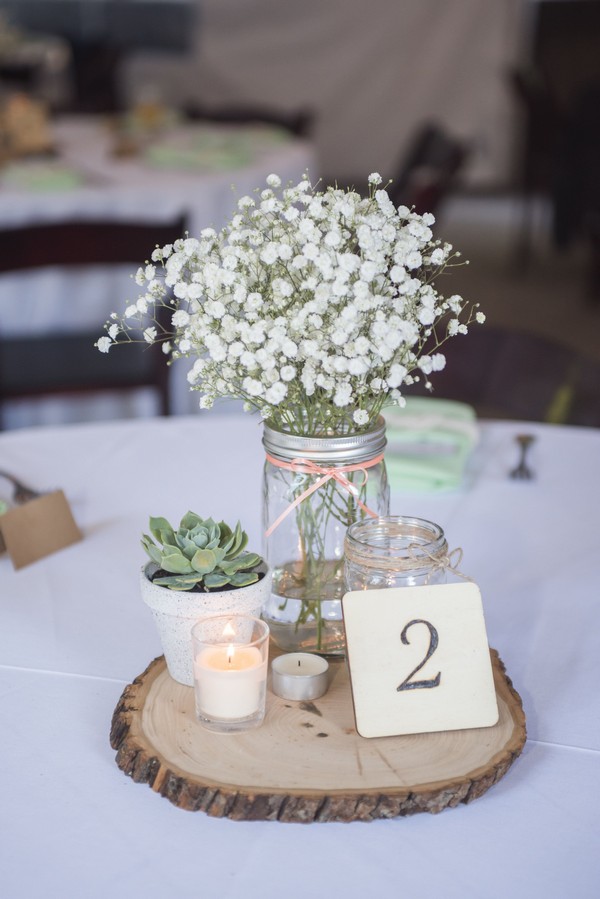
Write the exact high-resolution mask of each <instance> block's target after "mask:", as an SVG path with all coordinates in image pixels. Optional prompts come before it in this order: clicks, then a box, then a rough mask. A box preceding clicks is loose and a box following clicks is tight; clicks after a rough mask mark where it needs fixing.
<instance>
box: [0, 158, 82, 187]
mask: <svg viewBox="0 0 600 899" xmlns="http://www.w3.org/2000/svg"><path fill="white" fill-rule="evenodd" d="M2 183H3V184H4V185H5V186H6V187H13V188H18V189H20V190H35V191H63V190H73V189H74V188H76V187H79V186H80V185H81V184H82V183H83V176H82V175H80V174H79V173H78V172H75V171H73V170H72V169H69V168H67V167H66V166H64V165H61V164H59V163H53V162H48V163H44V162H15V163H12V164H11V165H9V166H8V167H7V168H6V170H5V171H4V172H3V174H2Z"/></svg>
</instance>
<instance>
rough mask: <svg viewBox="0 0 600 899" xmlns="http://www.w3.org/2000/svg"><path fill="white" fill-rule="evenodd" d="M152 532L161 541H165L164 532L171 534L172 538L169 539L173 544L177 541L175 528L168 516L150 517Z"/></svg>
mask: <svg viewBox="0 0 600 899" xmlns="http://www.w3.org/2000/svg"><path fill="white" fill-rule="evenodd" d="M150 532H151V533H152V536H153V537H154V538H155V539H156V540H158V541H159V542H160V543H164V542H165V541H164V540H163V537H162V535H163V534H171V538H172V539H171V540H169V541H168V542H169V543H170V544H171V545H172V544H173V543H174V542H175V534H174V533H173V528H172V527H171V525H170V524H169V522H168V521H167V519H166V518H150Z"/></svg>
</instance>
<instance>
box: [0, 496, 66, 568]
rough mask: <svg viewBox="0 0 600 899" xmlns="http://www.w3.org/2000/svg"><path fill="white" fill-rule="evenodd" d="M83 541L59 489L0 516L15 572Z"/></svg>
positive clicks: (0, 530) (2, 538) (0, 538)
mask: <svg viewBox="0 0 600 899" xmlns="http://www.w3.org/2000/svg"><path fill="white" fill-rule="evenodd" d="M81 539H82V533H81V531H80V530H79V528H78V527H77V524H76V523H75V519H74V518H73V513H72V512H71V508H70V506H69V503H68V501H67V498H66V497H65V495H64V493H63V491H62V490H55V491H54V492H53V493H46V494H44V496H40V497H39V498H38V499H33V500H31V501H30V502H28V503H24V504H23V505H22V506H17V507H16V508H14V509H9V511H8V512H5V513H4V515H1V516H0V544H1V542H2V541H3V542H4V545H5V547H6V550H7V551H8V554H9V556H10V558H11V560H12V563H13V565H14V567H15V568H16V569H19V568H25V566H26V565H31V564H32V562H37V560H38V559H43V558H44V557H45V556H49V555H51V553H55V552H58V550H59V549H64V548H65V547H66V546H70V545H71V544H72V543H76V542H77V541H78V540H81Z"/></svg>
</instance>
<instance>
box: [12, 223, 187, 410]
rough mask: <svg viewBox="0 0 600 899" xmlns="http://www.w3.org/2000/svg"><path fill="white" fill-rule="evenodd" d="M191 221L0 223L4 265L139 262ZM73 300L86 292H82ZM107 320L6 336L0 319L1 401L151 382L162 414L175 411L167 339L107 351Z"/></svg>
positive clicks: (21, 268)
mask: <svg viewBox="0 0 600 899" xmlns="http://www.w3.org/2000/svg"><path fill="white" fill-rule="evenodd" d="M185 227H186V224H185V219H184V218H183V217H181V218H178V219H177V220H176V221H174V222H169V223H165V222H155V223H151V222H144V223H139V222H107V221H102V222H97V221H69V222H61V223H58V224H47V225H31V226H25V227H21V228H11V229H5V230H0V245H1V246H2V253H1V254H0V273H7V272H16V271H29V270H32V269H39V268H43V267H45V266H65V267H67V268H68V267H76V266H77V267H80V266H98V265H109V266H116V265H123V264H131V265H132V270H133V267H134V266H136V265H140V264H141V263H142V262H143V261H144V260H146V259H148V258H149V257H150V255H151V252H152V249H153V248H154V247H155V246H156V245H157V244H159V245H161V246H163V245H165V244H168V243H173V241H175V240H177V239H178V238H180V237H182V236H183V234H184V232H185ZM119 299H120V298H118V297H116V298H115V308H119ZM72 301H73V303H76V302H84V301H85V300H84V298H82V297H76V296H74V297H73V298H72ZM14 302H15V303H18V302H19V297H18V296H15V298H14ZM102 324H103V322H101V321H99V322H98V327H97V328H96V329H95V330H94V331H91V330H86V331H85V332H83V333H81V332H76V333H71V332H68V333H60V332H59V333H54V332H53V333H52V334H32V335H31V336H29V335H23V336H18V337H8V336H6V337H3V335H2V333H1V324H0V408H1V405H2V403H3V402H5V401H6V400H9V399H21V398H27V397H29V398H31V397H43V396H50V395H59V394H81V393H92V392H99V391H119V392H121V391H130V390H134V389H138V388H141V387H151V388H154V389H155V390H156V391H157V393H158V398H159V402H160V411H161V414H163V415H168V414H169V411H170V410H169V394H168V369H167V365H166V360H165V356H164V354H163V353H162V351H161V347H160V345H155V346H149V345H147V344H132V345H130V346H127V347H119V348H114V349H113V351H112V352H111V353H110V355H109V356H106V355H105V354H103V353H100V352H99V351H98V349H97V348H96V347H95V346H94V343H95V341H96V340H97V339H98V338H99V337H100V336H102ZM167 324H168V322H167ZM0 426H1V420H0Z"/></svg>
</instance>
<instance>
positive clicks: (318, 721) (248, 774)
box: [110, 650, 526, 823]
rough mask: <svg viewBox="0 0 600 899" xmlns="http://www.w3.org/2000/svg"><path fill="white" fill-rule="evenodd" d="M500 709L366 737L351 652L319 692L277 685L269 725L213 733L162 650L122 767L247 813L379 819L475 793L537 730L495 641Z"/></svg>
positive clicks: (121, 730) (132, 715)
mask: <svg viewBox="0 0 600 899" xmlns="http://www.w3.org/2000/svg"><path fill="white" fill-rule="evenodd" d="M491 656H492V665H493V670H494V682H495V685H496V695H497V699H498V707H499V710H500V717H499V720H498V723H497V724H496V725H494V726H493V727H486V728H476V729H471V730H459V731H444V732H441V733H433V734H417V735H413V736H402V737H383V738H376V739H364V738H363V737H360V736H359V735H358V734H357V732H356V730H355V726H354V715H353V710H352V699H351V693H350V685H349V681H348V673H347V668H346V664H345V662H344V661H334V662H332V663H331V664H330V670H331V683H330V687H329V690H328V692H327V693H326V694H325V696H323V697H321V699H318V700H315V701H314V702H306V703H303V702H300V703H296V702H291V701H289V700H284V699H280V698H278V697H277V696H275V695H274V694H273V693H271V692H270V691H268V693H267V713H266V717H265V721H264V723H263V725H262V726H261V727H259V728H256V729H255V730H251V731H248V732H246V733H241V734H230V735H221V734H214V733H211V732H209V731H207V730H205V729H204V728H202V726H201V725H200V724H199V723H198V722H197V721H196V718H195V712H194V692H193V689H192V688H191V687H185V686H183V685H181V684H178V683H176V682H175V681H174V680H173V679H172V678H171V677H170V676H169V674H168V671H167V668H166V665H165V662H164V659H163V657H162V656H161V657H160V658H158V659H155V660H154V661H153V662H152V663H151V664H150V665H149V666H148V668H147V669H146V671H144V673H143V674H141V675H140V676H139V677H138V678H136V679H135V681H134V682H133V683H132V684H130V685H129V686H128V687H126V688H125V690H124V692H123V694H122V696H121V699H120V700H119V703H118V705H117V707H116V709H115V712H114V715H113V721H112V729H111V737H110V739H111V745H112V747H113V749H115V750H117V757H116V761H117V765H118V766H119V768H120V769H121V770H122V771H123V772H124V773H125V774H127V775H129V776H130V777H132V778H133V780H135V781H137V782H139V783H147V784H149V785H150V786H151V787H152V789H154V790H155V791H156V792H157V793H160V794H161V795H162V796H165V797H166V798H167V799H169V800H170V801H171V802H172V803H174V804H175V805H177V806H178V807H180V808H183V809H188V810H190V811H203V812H206V813H207V814H209V815H212V816H215V817H228V818H233V819H236V820H246V821H248V820H270V821H272V820H277V821H284V822H305V823H308V822H313V821H319V822H327V821H371V820H374V819H376V818H392V817H396V816H399V815H411V814H415V813H417V812H434V813H435V812H439V811H442V810H443V809H444V808H447V807H453V806H456V805H458V804H459V803H460V802H471V801H472V800H473V799H477V798H478V797H479V796H481V795H482V794H483V793H485V792H486V791H487V790H488V789H489V788H490V787H491V786H493V784H495V783H496V782H497V781H498V780H499V779H500V778H501V777H503V776H504V775H505V774H506V772H507V771H508V769H509V768H510V766H511V764H512V763H513V761H514V760H515V758H516V757H517V756H518V755H519V754H520V752H521V750H522V748H523V746H524V744H525V740H526V729H525V715H524V713H523V708H522V704H521V700H520V697H519V695H518V694H517V693H516V692H515V690H514V689H513V687H512V684H511V682H510V679H509V678H508V676H507V675H506V672H505V669H504V666H503V664H502V662H501V661H500V659H499V657H498V654H497V653H496V651H495V650H491Z"/></svg>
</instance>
